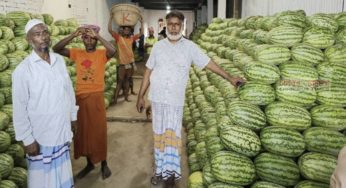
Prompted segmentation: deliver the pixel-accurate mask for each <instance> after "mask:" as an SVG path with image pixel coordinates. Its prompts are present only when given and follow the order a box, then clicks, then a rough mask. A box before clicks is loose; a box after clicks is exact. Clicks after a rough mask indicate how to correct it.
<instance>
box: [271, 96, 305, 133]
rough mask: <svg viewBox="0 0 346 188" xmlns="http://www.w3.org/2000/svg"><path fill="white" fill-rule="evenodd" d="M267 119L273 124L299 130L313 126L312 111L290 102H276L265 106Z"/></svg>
mask: <svg viewBox="0 0 346 188" xmlns="http://www.w3.org/2000/svg"><path fill="white" fill-rule="evenodd" d="M265 114H266V116H267V121H268V123H269V124H270V125H272V126H279V127H285V128H288V129H295V130H298V131H302V130H305V129H307V128H309V127H310V126H311V117H310V113H309V112H308V111H307V110H306V109H304V108H303V107H299V106H296V105H293V104H289V103H283V102H275V103H272V104H270V105H268V106H267V107H266V108H265Z"/></svg>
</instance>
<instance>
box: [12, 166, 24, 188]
mask: <svg viewBox="0 0 346 188" xmlns="http://www.w3.org/2000/svg"><path fill="white" fill-rule="evenodd" d="M27 177H28V173H27V171H26V170H25V169H24V168H21V167H14V168H13V170H12V172H11V175H10V176H9V177H8V179H9V180H11V181H13V182H14V183H16V185H17V186H18V187H19V188H22V187H26V186H27Z"/></svg>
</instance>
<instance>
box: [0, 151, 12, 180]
mask: <svg viewBox="0 0 346 188" xmlns="http://www.w3.org/2000/svg"><path fill="white" fill-rule="evenodd" d="M13 167H14V162H13V159H12V157H11V156H10V155H8V154H6V153H0V175H1V177H2V178H4V179H5V178H7V177H8V176H9V175H10V174H11V171H12V169H13Z"/></svg>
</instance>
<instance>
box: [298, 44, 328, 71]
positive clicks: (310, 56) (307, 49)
mask: <svg viewBox="0 0 346 188" xmlns="http://www.w3.org/2000/svg"><path fill="white" fill-rule="evenodd" d="M291 52H292V59H293V60H294V61H296V62H298V63H299V64H304V65H309V66H311V65H316V64H319V63H321V62H322V61H323V60H324V54H323V52H322V50H321V49H319V48H316V47H314V46H312V45H309V44H304V43H302V44H298V45H295V46H294V47H293V48H292V50H291Z"/></svg>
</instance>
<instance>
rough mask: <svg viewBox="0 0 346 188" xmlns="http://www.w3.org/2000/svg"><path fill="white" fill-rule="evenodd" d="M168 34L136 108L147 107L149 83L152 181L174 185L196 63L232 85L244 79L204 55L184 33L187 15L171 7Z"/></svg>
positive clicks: (155, 55) (154, 51) (146, 76)
mask: <svg viewBox="0 0 346 188" xmlns="http://www.w3.org/2000/svg"><path fill="white" fill-rule="evenodd" d="M166 21H167V28H166V29H167V30H166V34H167V38H165V39H163V40H160V41H159V42H157V43H156V44H155V45H154V47H153V49H152V51H151V54H150V57H149V59H148V61H147V63H146V67H147V69H146V71H145V73H144V78H143V81H142V85H141V88H140V92H139V95H138V100H137V110H138V111H139V112H142V111H143V108H144V107H145V101H144V95H145V92H146V90H147V88H148V87H149V84H150V92H149V99H150V100H151V103H152V120H153V130H154V153H155V165H156V169H155V175H154V177H153V178H152V181H151V182H152V183H153V184H156V183H157V181H158V180H160V179H163V180H164V181H165V183H166V185H167V187H174V183H175V180H178V179H180V178H181V168H180V153H181V152H180V151H181V126H182V117H183V106H184V100H185V89H186V85H187V81H188V78H189V70H190V67H191V64H192V63H193V64H194V65H196V66H197V67H198V68H200V69H202V68H205V67H206V68H207V69H209V70H211V71H212V72H214V73H216V74H218V75H220V76H222V77H223V78H225V79H226V80H228V81H229V82H230V83H231V84H232V85H236V86H239V85H241V84H243V82H244V80H243V79H242V78H238V77H232V76H230V75H229V74H228V73H226V72H225V71H224V70H222V69H221V68H220V67H219V66H218V65H217V64H216V63H214V62H213V61H212V60H210V58H209V57H208V56H207V55H205V54H204V53H203V52H202V51H201V50H200V49H199V48H198V47H197V45H195V44H194V43H193V42H192V41H189V40H187V39H185V38H184V37H182V28H183V22H184V15H183V14H182V13H180V12H178V11H172V12H170V13H168V14H167V15H166Z"/></svg>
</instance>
